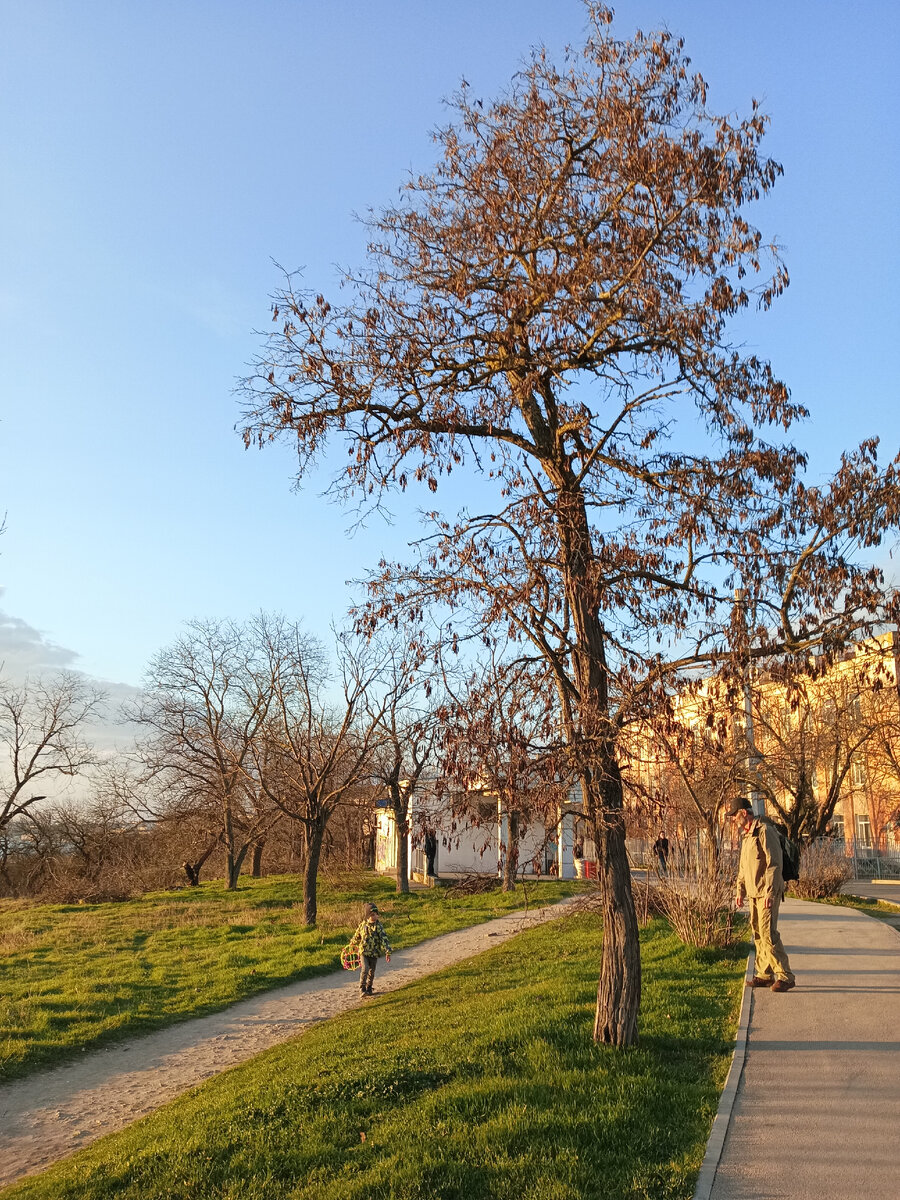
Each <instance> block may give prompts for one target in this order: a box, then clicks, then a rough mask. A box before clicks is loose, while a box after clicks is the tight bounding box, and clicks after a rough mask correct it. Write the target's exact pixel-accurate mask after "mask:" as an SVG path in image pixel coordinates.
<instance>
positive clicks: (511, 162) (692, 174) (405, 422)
mask: <svg viewBox="0 0 900 1200" xmlns="http://www.w3.org/2000/svg"><path fill="white" fill-rule="evenodd" d="M586 12H587V16H588V22H589V28H588V34H587V38H586V41H585V44H584V46H583V47H581V48H580V50H579V49H573V50H571V51H570V52H569V54H568V55H567V57H566V60H565V63H564V65H563V67H562V68H561V69H560V68H557V67H556V66H555V65H554V64H553V63H552V62H551V61H550V58H549V56H548V54H547V53H546V51H545V50H543V49H538V50H536V51H534V52H533V54H532V56H531V59H530V61H529V62H527V63H526V64H524V65H523V67H522V69H521V70H520V71H519V72H518V74H517V75H516V76H515V77H514V79H513V80H512V82H511V83H510V85H509V87H508V89H507V91H506V93H505V94H504V95H503V96H501V98H500V99H499V100H497V101H495V102H493V103H491V102H488V101H485V102H484V103H482V100H481V99H479V98H476V97H475V96H474V95H473V94H472V93H471V90H470V89H469V87H468V86H467V85H465V84H464V85H463V87H462V89H461V91H460V93H459V94H458V95H457V96H456V97H455V99H454V101H453V110H454V119H453V122H452V123H451V124H448V125H447V126H446V127H445V128H443V129H441V130H439V131H438V133H437V135H436V140H437V142H438V145H439V147H440V151H441V158H440V161H439V162H438V164H437V166H436V167H435V169H434V170H433V171H432V172H431V173H430V174H423V175H419V176H416V177H414V178H413V179H411V180H410V181H409V183H408V184H407V186H406V188H405V191H404V193H403V196H402V199H401V200H400V202H398V203H397V204H396V205H395V206H392V207H389V208H387V209H385V210H383V211H381V212H376V213H375V214H373V215H372V216H371V217H370V219H369V221H368V224H369V228H370V230H371V236H372V242H371V245H370V248H369V261H368V263H367V266H366V268H365V269H364V270H362V271H360V272H358V273H356V274H352V275H350V276H348V277H347V279H346V280H345V285H346V286H345V292H344V297H343V298H342V301H341V302H340V303H335V304H332V303H331V302H330V301H329V300H327V299H326V298H325V297H324V296H323V295H321V294H316V292H312V293H306V292H303V291H302V290H300V289H299V287H295V285H294V282H293V281H292V280H291V279H290V278H289V279H288V281H287V284H286V286H285V287H284V289H283V290H282V291H281V292H280V293H279V294H278V295H277V296H276V298H275V304H274V312H273V320H274V322H275V328H274V330H273V333H272V335H271V337H270V339H269V342H268V345H267V347H266V349H265V351H264V353H263V354H262V356H261V357H260V360H259V361H258V363H257V366H256V371H255V373H254V375H253V376H252V377H251V378H250V379H248V380H247V381H246V382H245V392H246V395H247V397H248V406H247V411H246V414H245V429H244V435H245V440H246V441H247V443H253V442H255V443H258V444H260V445H262V444H265V443H266V442H269V441H271V440H274V439H277V438H280V437H282V436H283V437H284V438H286V439H287V440H288V441H289V443H290V444H291V445H293V446H294V447H296V449H297V452H298V457H299V464H300V468H299V469H300V473H301V474H304V473H306V472H308V471H309V470H310V469H312V467H313V465H314V464H315V463H316V462H317V461H319V460H320V459H321V458H322V457H323V453H324V450H325V447H326V445H327V443H328V440H329V438H332V437H335V438H337V439H338V440H340V441H342V442H343V443H344V444H343V447H342V453H343V454H344V456H345V457H344V461H345V462H346V463H347V466H346V469H345V471H344V472H342V473H341V474H340V475H339V476H338V477H337V478H336V479H335V483H334V486H335V489H336V490H338V491H340V492H344V493H347V494H349V495H351V496H353V497H356V498H357V499H358V498H359V497H363V498H369V499H370V502H371V503H373V504H377V503H378V502H379V499H380V497H381V496H382V495H383V494H384V493H385V492H386V491H387V490H389V489H392V488H399V489H404V488H406V487H407V486H409V485H410V484H412V483H422V484H424V485H425V486H426V487H427V488H428V489H429V491H431V492H436V491H437V490H438V488H439V486H440V481H441V479H442V477H444V476H446V475H447V474H449V473H450V472H451V471H457V470H459V469H461V468H462V467H463V466H464V464H467V463H468V464H470V465H473V466H474V467H475V469H476V471H480V472H481V475H482V478H483V488H482V489H481V490H483V491H484V492H485V493H489V492H491V490H492V489H495V490H493V492H492V495H493V497H495V498H494V499H490V500H485V501H484V508H485V509H486V510H487V511H484V512H481V513H477V512H476V513H475V514H473V513H470V512H464V513H462V514H461V515H460V516H459V517H458V518H457V519H448V518H447V517H445V516H441V514H439V513H434V514H432V520H433V533H434V536H433V538H432V539H431V540H430V541H426V542H425V543H423V545H422V547H421V551H422V553H421V556H420V557H419V558H418V560H417V561H415V562H414V563H413V564H411V565H404V564H398V563H384V564H382V566H381V568H380V570H379V572H378V573H377V574H376V575H375V576H374V578H373V579H372V580H371V604H370V606H369V608H368V610H367V612H366V613H365V614H363V617H362V618H361V624H362V626H363V627H364V628H368V629H371V628H374V627H376V626H378V625H380V624H382V623H384V622H390V623H391V624H393V625H395V626H396V625H397V624H400V623H404V624H405V625H406V626H407V627H408V628H409V629H410V630H413V631H414V630H415V628H416V627H417V625H420V624H421V621H422V618H423V615H424V614H426V613H427V612H429V610H431V609H432V608H433V607H434V606H435V605H437V606H439V607H441V606H443V611H446V610H447V609H449V610H451V618H450V619H448V621H447V622H446V623H445V627H444V635H445V638H446V641H447V642H448V643H453V642H455V641H457V640H458V639H459V637H460V636H461V632H460V629H459V624H460V623H466V622H467V623H468V630H466V629H463V631H462V633H463V634H465V633H468V635H469V636H473V637H482V638H487V639H494V641H499V640H501V639H508V638H510V637H512V638H514V639H520V640H522V641H523V642H524V641H527V642H529V643H530V644H531V646H532V647H533V648H534V650H535V651H536V652H537V653H538V654H540V655H541V656H542V657H543V658H544V661H545V663H546V665H547V669H548V671H549V672H550V673H551V674H552V676H553V678H554V681H555V686H556V689H557V697H558V704H559V709H560V714H561V723H562V727H563V731H564V737H565V741H566V744H567V747H568V753H569V757H570V761H571V764H572V771H573V775H575V776H576V777H577V778H578V779H579V781H580V785H581V790H582V794H583V797H584V805H585V812H586V816H587V818H588V820H589V822H590V824H591V826H592V833H593V837H594V841H595V845H596V847H597V852H598V872H599V876H600V882H601V894H602V897H603V921H604V926H603V943H602V951H601V954H602V958H601V967H600V978H599V982H598V989H597V1007H596V1015H595V1024H594V1037H595V1039H596V1040H597V1041H600V1042H605V1043H610V1044H615V1045H622V1046H626V1045H630V1044H632V1043H633V1042H634V1041H635V1040H636V1038H637V1032H638V1011H639V1004H640V990H641V988H640V977H641V975H640V951H639V940H638V924H637V918H636V913H635V908H634V901H633V896H632V889H631V875H630V869H629V863H628V857H627V854H626V848H625V827H624V819H623V792H622V775H621V769H620V763H619V757H620V756H619V744H620V738H621V736H622V730H623V728H624V727H625V726H626V725H627V724H628V723H629V722H630V721H632V720H633V719H634V714H635V712H640V711H641V710H643V711H650V710H652V708H653V707H654V705H655V703H656V702H657V700H658V699H659V698H660V697H661V696H663V695H664V694H665V692H666V690H667V688H670V687H672V686H674V683H673V681H674V680H675V678H676V677H677V675H678V673H679V672H683V671H686V670H689V669H691V668H694V669H696V668H697V667H698V666H699V667H703V668H705V669H708V670H710V671H716V670H724V669H728V664H729V663H731V664H733V666H732V668H731V669H733V670H734V671H735V673H738V672H740V671H741V670H743V669H744V668H745V667H746V663H747V661H748V659H750V658H752V657H753V656H762V655H765V654H770V653H773V652H778V651H779V650H780V651H783V652H784V653H785V654H787V655H789V656H794V657H796V658H797V659H798V660H799V659H800V658H802V657H804V656H805V655H806V654H807V652H808V650H809V648H810V647H811V646H813V645H814V644H816V642H817V641H820V640H822V639H823V638H824V639H826V641H827V642H828V644H829V646H831V647H834V646H837V645H839V644H840V641H841V639H842V638H844V637H846V636H847V635H848V632H849V631H850V630H852V628H854V627H855V626H857V625H859V624H860V623H861V622H865V621H866V620H870V619H874V618H875V617H876V616H880V613H881V599H882V588H883V578H882V576H881V574H880V572H878V571H876V570H870V569H869V568H867V567H859V566H856V565H854V560H851V558H850V557H849V555H850V553H851V551H852V552H853V553H857V552H859V551H860V549H861V550H862V551H866V550H868V549H869V548H871V547H873V546H876V545H878V544H879V542H880V540H881V537H882V535H883V533H884V531H885V530H886V529H889V530H891V531H892V532H894V531H895V530H896V526H897V523H898V518H900V487H898V486H897V480H896V474H895V467H894V466H893V465H892V466H889V467H888V468H887V470H885V471H882V470H881V469H880V468H879V466H878V463H877V450H876V446H877V443H876V442H875V441H874V440H873V441H869V442H867V443H865V444H864V445H863V446H861V447H860V449H859V450H858V451H856V452H854V453H852V454H848V455H846V456H845V457H844V460H843V462H842V465H841V468H840V471H839V472H838V474H837V476H836V477H835V479H834V481H832V482H831V483H830V484H828V485H826V486H824V487H821V488H817V487H805V486H804V485H803V484H802V483H801V482H800V480H799V472H800V471H801V470H802V468H803V466H804V464H805V460H804V457H803V455H802V454H801V453H800V452H799V451H797V450H795V449H794V448H793V447H792V446H790V445H786V444H785V443H784V441H783V431H784V430H785V429H787V428H789V427H790V426H791V425H792V423H793V422H794V421H795V420H796V419H797V418H798V417H800V416H802V415H804V410H803V409H801V408H800V407H798V406H797V405H794V404H792V403H791V401H790V398H789V395H788V391H787V388H786V387H785V385H784V384H783V383H782V382H781V381H780V380H779V379H778V378H777V377H776V376H775V374H774V373H773V371H772V370H771V368H770V366H769V364H768V363H767V362H765V361H764V360H762V359H760V358H759V357H757V356H756V355H754V354H748V353H745V352H744V350H743V349H741V348H740V347H739V346H736V345H735V344H733V343H732V342H731V340H730V337H729V333H728V326H729V322H730V319H731V318H733V317H734V316H736V315H737V314H740V313H741V311H742V310H744V309H747V308H748V307H750V306H751V305H752V304H754V303H757V304H759V305H760V306H762V307H764V308H765V307H767V306H768V305H769V304H771V302H772V301H773V300H774V299H775V298H776V297H777V296H778V295H779V294H780V293H781V292H782V291H783V290H784V288H785V287H786V285H787V281H788V280H787V272H786V270H785V268H784V266H783V265H782V264H781V262H780V260H779V258H778V255H777V251H776V250H775V248H774V247H768V248H767V247H766V243H765V241H764V239H763V236H762V234H761V233H760V232H759V231H758V230H757V229H755V228H754V227H753V226H752V225H750V224H749V223H748V221H747V217H746V208H747V205H748V204H749V203H750V202H751V201H754V200H756V199H758V198H759V197H761V196H763V195H764V194H766V193H767V192H769V190H770V189H771V188H772V187H773V185H774V183H775V181H776V180H777V178H778V176H779V175H780V174H781V168H780V166H779V165H778V164H777V163H775V162H773V161H772V160H771V159H768V158H766V157H765V156H764V155H763V154H762V153H761V143H762V139H763V136H764V132H765V127H766V118H765V117H764V116H763V115H762V113H761V112H760V111H759V108H758V106H757V104H756V103H755V102H754V104H753V106H752V111H751V113H750V115H749V117H748V118H747V119H745V120H740V119H737V118H732V117H720V116H716V115H714V114H712V113H711V112H709V110H708V108H707V106H706V85H705V83H704V81H703V79H702V78H701V77H700V76H699V75H698V74H696V73H695V72H694V70H693V69H692V67H691V64H690V60H689V59H688V58H687V57H686V56H685V54H684V51H683V46H682V43H681V42H680V41H678V40H677V39H676V38H675V37H673V36H672V35H671V34H669V33H668V32H660V33H651V34H643V33H637V34H635V35H634V36H633V37H632V38H631V39H628V40H619V39H616V38H615V37H613V36H612V33H611V30H610V25H611V22H612V13H611V12H610V10H608V9H607V8H606V7H605V6H603V5H601V4H597V3H588V4H587V5H586ZM767 249H768V252H767ZM767 427H768V429H769V430H771V431H774V432H773V433H772V434H770V435H769V436H770V437H771V438H772V440H771V441H767V440H765V439H764V437H763V436H762V431H763V430H764V429H766V428H767ZM736 587H740V588H743V589H744V592H745V595H746V598H747V603H748V606H749V611H751V612H752V613H754V614H756V616H757V618H758V619H755V620H754V621H751V622H748V624H747V627H746V629H745V630H743V631H742V630H740V629H739V628H738V627H737V625H736V624H733V623H732V621H731V610H732V605H733V597H732V592H733V589H734V588H736Z"/></svg>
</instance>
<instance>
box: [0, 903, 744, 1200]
mask: <svg viewBox="0 0 900 1200" xmlns="http://www.w3.org/2000/svg"><path fill="white" fill-rule="evenodd" d="M598 940H599V927H598V919H597V918H596V917H591V916H585V915H581V916H577V917H570V918H568V919H566V920H564V921H561V922H555V923H553V924H551V925H547V926H543V927H541V928H538V929H535V930H533V931H530V932H528V933H526V934H522V935H520V937H519V938H517V939H515V940H514V941H513V942H510V943H508V944H506V945H504V946H502V947H498V948H497V949H495V950H492V951H490V952H488V953H487V954H484V955H481V956H479V957H478V958H476V959H471V960H469V961H468V962H466V963H464V964H461V965H460V966H457V967H453V968H450V969H448V970H446V971H444V972H441V973H440V974H438V975H435V976H431V977H429V978H428V979H425V980H422V981H420V982H419V983H417V984H414V985H411V986H410V987H407V988H404V989H402V990H401V991H398V992H395V993H393V994H390V995H388V996H385V997H382V998H380V999H376V1000H375V1001H372V1002H370V1004H369V1005H368V1006H367V1007H366V1008H364V1009H361V1010H356V1011H354V1012H352V1013H349V1014H347V1015H346V1016H344V1017H341V1018H338V1019H336V1020H334V1021H330V1022H327V1023H326V1024H324V1025H321V1026H319V1027H317V1028H315V1029H312V1030H311V1031H310V1032H308V1033H307V1034H305V1035H304V1036H303V1037H301V1038H299V1039H297V1040H295V1041H294V1042H292V1043H288V1044H286V1045H284V1046H281V1047H278V1048H277V1049H274V1050H272V1051H269V1052H267V1053H266V1054H264V1055H261V1056H260V1057H259V1058H258V1059H255V1060H254V1061H253V1062H251V1063H248V1064H246V1065H245V1066H242V1067H239V1068H237V1069H235V1070H233V1071H230V1072H227V1073H226V1074H224V1075H222V1076H220V1077H218V1078H217V1079H215V1080H213V1081H211V1082H210V1083H208V1084H206V1085H204V1086H203V1087H201V1088H198V1089H196V1090H195V1091H193V1092H191V1093H189V1094H188V1095H187V1096H186V1097H184V1098H183V1099H181V1100H179V1101H177V1102H175V1103H174V1104H172V1105H169V1106H168V1107H166V1108H165V1109H162V1110H161V1111H160V1112H158V1113H156V1114H154V1115H153V1116H152V1117H149V1118H147V1119H146V1120H144V1121H141V1122H139V1123H138V1124H137V1125H134V1126H132V1127H131V1128H129V1129H128V1130H125V1131H124V1132H123V1133H121V1134H116V1135H113V1136H111V1137H108V1138H105V1139H103V1140H102V1141H101V1142H98V1143H97V1145H96V1146H94V1147H92V1148H89V1149H87V1150H85V1151H83V1152H81V1153H80V1154H78V1155H76V1156H75V1157H74V1158H72V1159H70V1160H68V1161H67V1162H66V1163H64V1164H61V1165H60V1166H59V1167H57V1168H54V1169H53V1170H51V1171H49V1172H47V1173H45V1174H44V1175H41V1176H38V1177H36V1178H35V1179H34V1180H31V1181H25V1182H24V1183H22V1184H20V1185H18V1186H17V1187H15V1188H13V1189H10V1190H8V1191H4V1192H3V1197H4V1200H7V1198H9V1200H12V1197H16V1198H17V1200H49V1198H51V1197H53V1198H56V1200H63V1198H65V1200H76V1198H77V1200H100V1198H101V1197H102V1198H106V1197H112V1196H116V1197H119V1198H121V1200H146V1198H147V1197H153V1198H154V1200H207V1198H208V1200H213V1198H215V1200H238V1198H240V1200H280V1198H282V1197H292V1198H294V1200H363V1198H365V1200H386V1198H388V1197H390V1198H396V1200H419V1198H422V1200H424V1198H425V1197H428V1198H429V1200H488V1198H489V1200H507V1198H509V1200H512V1198H513V1197H515V1198H516V1200H589V1198H597V1200H600V1198H601V1197H602V1198H603V1200H619V1198H622V1200H625V1198H628V1200H637V1198H638V1197H644V1198H648V1200H649V1198H652V1200H675V1198H682V1200H686V1198H687V1197H690V1196H691V1194H692V1190H693V1184H694V1180H695V1178H696V1173H697V1170H698V1169H699V1165H700V1162H701V1161H702V1157H703V1152H704V1148H705V1144H706V1139H707V1136H708V1133H709V1128H710V1124H711V1121H712V1118H713V1115H714V1113H715V1108H716V1105H717V1097H718V1092H719V1090H720V1089H721V1086H722V1084H723V1082H724V1079H725V1075H726V1073H727V1070H728V1065H729V1062H730V1058H731V1054H732V1050H733V1038H734V1026H735V1022H736V1019H737V1013H738V1009H739V1004H740V995H741V990H742V988H741V980H742V975H743V968H744V960H745V956H746V950H747V947H746V946H740V947H737V948H734V949H732V950H730V951H726V952H709V951H707V952H702V951H692V950H690V949H688V948H686V947H684V946H683V945H681V943H680V942H678V941H677V940H676V938H675V937H674V936H673V935H672V933H671V932H670V931H669V930H668V927H667V926H666V925H665V924H664V923H662V922H661V921H658V920H657V921H655V922H654V923H653V924H651V926H650V927H649V928H648V929H647V930H646V931H645V932H644V935H643V943H644V946H643V963H644V997H643V1007H642V1017H641V1041H640V1045H639V1046H638V1047H636V1048H633V1049H630V1050H627V1051H615V1050H610V1049H604V1048H598V1047H595V1046H593V1045H592V1043H591V1040H590V1032H591V1020H592V1008H593V998H594V991H595V988H596V963H597V948H598Z"/></svg>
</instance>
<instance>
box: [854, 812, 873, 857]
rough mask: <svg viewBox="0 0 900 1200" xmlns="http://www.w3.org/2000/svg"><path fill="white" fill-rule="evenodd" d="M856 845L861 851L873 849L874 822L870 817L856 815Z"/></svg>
mask: <svg viewBox="0 0 900 1200" xmlns="http://www.w3.org/2000/svg"><path fill="white" fill-rule="evenodd" d="M856 844H857V846H858V847H859V848H860V849H861V850H871V849H872V822H871V821H870V820H869V817H868V815H865V816H861V815H860V814H859V813H857V815H856Z"/></svg>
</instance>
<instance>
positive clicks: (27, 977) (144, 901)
mask: <svg viewBox="0 0 900 1200" xmlns="http://www.w3.org/2000/svg"><path fill="white" fill-rule="evenodd" d="M581 887H583V885H582V884H579V883H575V882H574V881H573V882H568V881H566V882H556V883H554V882H548V883H537V884H529V885H527V899H528V902H529V903H530V904H541V903H551V902H553V901H555V900H559V899H561V898H562V897H564V896H567V895H571V894H573V893H574V892H575V891H577V890H579V889H580V888H581ZM319 896H320V898H319V923H318V926H317V927H316V928H315V929H307V928H306V927H305V926H304V925H303V902H302V888H301V885H300V881H299V880H298V879H296V878H295V877H293V876H274V877H272V876H270V877H268V878H265V879H246V880H242V881H241V887H240V890H239V891H237V892H228V891H226V890H225V888H224V885H223V884H222V883H221V882H212V883H206V884H202V885H201V886H200V887H199V888H189V889H185V890H184V891H180V892H160V893H155V894H151V895H147V896H143V897H141V898H140V899H138V900H131V901H126V902H124V903H120V904H79V905H46V904H43V905H35V904H28V903H24V902H20V901H0V1080H2V1079H9V1078H12V1077H14V1076H16V1075H22V1074H24V1073H26V1072H27V1071H30V1070H32V1069H34V1068H35V1067H37V1066H40V1065H44V1064H47V1063H50V1062H55V1061H58V1060H60V1059H61V1058H64V1057H66V1056H71V1055H73V1054H78V1053H80V1051H81V1049H82V1047H86V1048H88V1049H90V1048H92V1047H96V1046H99V1045H101V1044H104V1043H106V1042H109V1041H111V1040H113V1039H115V1038H117V1037H121V1036H124V1035H125V1034H135V1033H141V1032H146V1031H148V1030H151V1029H157V1028H159V1027H160V1026H162V1025H168V1024H171V1023H172V1022H174V1021H179V1020H183V1019H185V1018H186V1017H192V1016H199V1015H202V1014H204V1013H210V1012H215V1011H217V1010H219V1009H222V1008H225V1007H227V1006H228V1005H229V1004H232V1003H234V1002H235V1001H236V1000H241V999H243V998H244V997H246V996H252V995H255V994H256V993H258V992H263V991H266V990H267V989H269V988H273V987H277V986H279V985H282V984H286V983H289V982H291V980H296V979H303V978H306V977H309V976H312V975H321V974H325V973H327V972H329V971H333V970H336V969H338V968H339V966H340V960H339V954H340V949H341V947H342V946H343V945H345V944H346V942H347V941H348V940H349V937H350V934H351V933H352V931H353V929H354V928H355V926H356V924H357V922H358V921H359V920H360V919H361V917H362V907H361V906H362V902H363V901H364V900H375V901H376V902H377V903H378V906H379V908H380V909H381V911H382V916H383V920H384V922H385V925H386V926H387V929H388V934H389V936H390V937H391V939H392V941H393V942H394V943H395V944H396V945H397V946H398V947H400V946H411V945H414V944H415V943H417V942H421V941H423V940H425V939H426V938H430V937H435V936H437V935H438V934H442V933H448V932H450V931H451V930H455V929H461V928H463V927H464V926H467V925H476V924H478V923H479V922H481V921H487V920H490V919H491V918H492V917H495V916H500V915H502V914H503V913H505V912H509V911H511V910H512V909H514V908H520V907H522V905H523V904H524V903H525V897H526V893H523V890H522V887H521V886H519V887H518V888H517V889H516V891H515V892H513V893H510V894H508V895H504V894H503V893H501V892H499V891H496V892H490V893H487V894H485V895H482V896H472V897H460V898H458V899H453V898H451V897H449V896H448V895H447V893H446V892H445V891H444V889H441V888H435V889H425V890H418V891H414V892H412V893H410V894H409V895H408V896H401V895H398V893H397V892H396V891H395V885H394V883H393V881H391V880H389V879H384V878H380V877H377V876H375V875H374V874H355V875H348V876H345V877H343V878H336V879H335V880H334V881H333V882H331V883H329V882H326V881H324V880H323V882H322V884H321V887H320V893H319Z"/></svg>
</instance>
